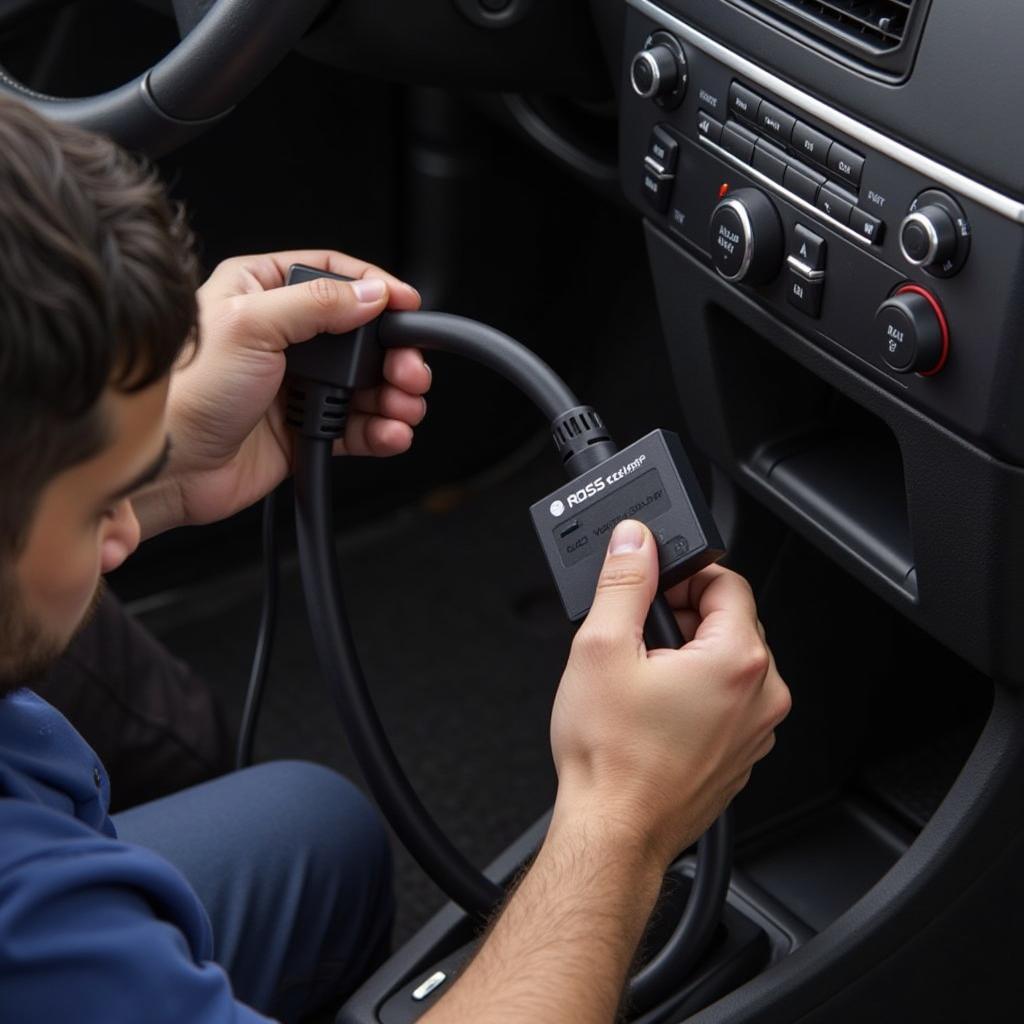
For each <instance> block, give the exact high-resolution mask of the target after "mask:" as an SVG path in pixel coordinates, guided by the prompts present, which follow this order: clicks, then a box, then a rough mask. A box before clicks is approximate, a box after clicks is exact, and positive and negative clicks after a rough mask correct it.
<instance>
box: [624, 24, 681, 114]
mask: <svg viewBox="0 0 1024 1024" xmlns="http://www.w3.org/2000/svg"><path fill="white" fill-rule="evenodd" d="M629 80H630V83H631V84H632V86H633V91H634V92H635V93H636V94H637V95H638V96H642V97H643V98H644V99H646V100H654V101H655V102H656V103H658V104H659V105H660V106H663V107H675V106H678V105H679V104H680V103H681V102H682V100H683V96H684V95H685V94H686V85H687V82H688V81H689V73H688V67H687V63H686V54H685V53H683V48H682V46H681V45H680V43H679V40H678V39H676V38H675V36H672V35H670V34H669V33H668V32H655V33H654V35H652V36H651V37H650V38H649V39H648V40H647V44H646V45H645V46H644V48H643V49H642V50H641V51H640V52H639V53H638V54H637V55H636V56H635V57H634V58H633V63H632V64H631V65H630V68H629Z"/></svg>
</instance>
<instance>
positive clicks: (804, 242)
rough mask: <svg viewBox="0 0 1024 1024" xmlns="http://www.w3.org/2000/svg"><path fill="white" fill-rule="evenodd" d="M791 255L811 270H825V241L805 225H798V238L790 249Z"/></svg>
mask: <svg viewBox="0 0 1024 1024" xmlns="http://www.w3.org/2000/svg"><path fill="white" fill-rule="evenodd" d="M789 255H790V256H795V257H796V258H797V259H798V260H799V261H800V262H801V263H802V264H803V265H804V266H805V267H807V268H808V269H809V270H824V269H825V239H824V238H820V237H819V236H818V235H816V234H814V232H813V231H808V230H807V228H805V227H804V226H803V224H797V226H796V237H795V238H794V239H793V242H792V244H791V245H790V247H789Z"/></svg>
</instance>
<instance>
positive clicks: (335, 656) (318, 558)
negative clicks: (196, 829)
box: [294, 437, 505, 922]
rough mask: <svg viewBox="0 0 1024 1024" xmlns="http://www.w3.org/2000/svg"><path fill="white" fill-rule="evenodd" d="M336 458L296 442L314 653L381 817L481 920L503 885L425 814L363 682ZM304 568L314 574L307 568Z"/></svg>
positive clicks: (327, 449) (320, 444)
mask: <svg viewBox="0 0 1024 1024" xmlns="http://www.w3.org/2000/svg"><path fill="white" fill-rule="evenodd" d="M331 459H332V456H331V441H330V440H320V439H313V438H309V437H299V438H297V439H296V444H295V467H294V468H295V519H296V531H297V535H298V543H299V559H300V562H301V564H302V565H303V567H304V571H303V573H302V586H303V590H304V592H305V595H306V608H307V610H308V613H309V619H310V626H311V627H312V632H313V645H314V647H315V648H316V653H317V658H318V659H319V662H320V667H321V670H322V671H323V673H324V675H325V676H326V678H327V683H328V685H329V687H330V690H331V693H332V694H333V695H334V698H335V701H336V703H337V705H338V712H339V714H340V715H341V719H342V723H343V725H344V728H345V732H346V735H347V736H348V741H349V743H350V744H351V746H352V751H353V753H354V754H355V756H356V760H357V761H358V762H359V766H360V768H361V769H362V771H363V775H364V776H365V778H366V782H367V785H369V787H370V789H371V791H372V792H373V795H374V797H375V798H376V800H377V803H378V804H380V808H381V810H382V811H383V812H384V816H385V817H386V818H387V819H388V821H390V822H391V825H392V827H393V828H394V830H395V832H396V833H397V834H398V838H399V839H400V840H401V841H402V842H403V843H404V844H405V846H406V848H407V849H408V850H409V852H410V853H412V855H413V856H414V857H415V858H416V860H417V861H418V862H419V864H420V866H421V867H422V868H423V870H424V871H426V873H427V874H428V875H429V876H430V877H431V878H432V879H433V880H434V881H435V882H436V883H437V884H438V885H439V886H440V887H441V889H443V890H444V892H445V893H446V894H447V895H448V896H450V897H451V898H452V899H453V900H454V901H455V902H456V903H458V904H459V905H460V906H461V907H462V908H463V909H464V910H466V911H467V912H468V913H470V914H471V915H472V916H473V917H475V918H476V919H477V920H478V921H480V922H483V921H486V919H487V918H488V917H490V915H491V914H492V913H493V911H494V910H495V909H496V907H497V906H498V905H499V904H500V903H501V901H502V900H503V899H504V895H505V893H504V890H503V889H502V888H501V886H499V885H496V884H495V883H494V882H492V881H490V880H489V879H487V878H486V877H485V876H484V875H483V874H482V873H481V872H480V871H478V870H477V869H476V868H475V867H474V866H473V865H472V864H470V863H469V861H467V860H466V859H465V857H463V855H462V854H461V853H460V852H459V850H458V849H456V847H455V846H453V845H452V843H451V842H450V841H449V839H448V837H447V836H445V834H444V833H443V832H442V831H441V830H440V829H439V828H438V826H437V824H436V823H435V822H434V820H433V818H431V817H430V815H429V814H428V813H427V811H426V809H425V808H424V806H423V804H422V803H421V802H420V799H419V797H418V796H417V795H416V793H415V792H414V791H413V788H412V786H411V785H410V783H409V780H408V779H407V778H406V776H405V772H404V771H403V770H402V766H401V765H400V764H399V763H398V759H397V758H396V757H395V753H394V751H393V750H392V749H391V744H390V743H389V742H388V738H387V735H386V734H385V732H384V727H383V725H382V724H381V721H380V718H379V717H378V716H377V712H376V709H375V708H374V706H373V700H372V698H371V697H370V692H369V689H368V687H367V685H366V679H365V677H364V675H363V669H362V665H361V664H360V662H359V654H358V652H357V650H356V647H355V642H354V641H353V639H352V631H351V629H350V627H349V622H348V615H347V614H346V612H345V605H344V601H343V599H342V593H341V580H340V577H339V574H338V564H337V558H336V555H335V551H334V534H333V516H332V511H333V509H332V506H333V501H332V495H331ZM307 566H315V567H316V571H315V572H308V571H305V567H307Z"/></svg>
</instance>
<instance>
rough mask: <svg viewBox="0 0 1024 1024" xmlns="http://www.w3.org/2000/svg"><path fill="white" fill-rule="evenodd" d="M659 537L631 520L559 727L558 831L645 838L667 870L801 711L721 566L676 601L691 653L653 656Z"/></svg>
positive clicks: (749, 606) (554, 727)
mask: <svg viewBox="0 0 1024 1024" xmlns="http://www.w3.org/2000/svg"><path fill="white" fill-rule="evenodd" d="M657 583H658V560H657V552H656V550H655V544H654V540H653V538H652V536H651V533H650V531H649V530H648V529H647V528H646V527H645V526H643V525H642V524H641V523H637V522H634V521H627V522H623V523H620V524H619V525H618V526H617V527H616V529H615V532H614V534H613V535H612V539H611V542H610V544H609V547H608V554H607V556H606V558H605V563H604V567H603V569H602V572H601V577H600V581H599V583H598V587H597V594H596V596H595V598H594V603H593V606H592V607H591V610H590V613H589V615H588V616H587V618H586V620H585V621H584V623H583V625H582V626H581V627H580V629H579V631H578V632H577V634H576V638H575V640H574V641H573V645H572V653H571V654H570V657H569V662H568V665H567V666H566V669H565V673H564V675H563V676H562V682H561V685H560V686H559V690H558V695H557V697H556V699H555V706H554V711H553V713H552V719H551V747H552V752H553V754H554V759H555V766H556V768H557V770H558V780H559V784H558V798H557V801H556V805H555V822H556V823H558V822H576V823H584V822H585V823H586V824H587V825H588V826H589V827H590V828H593V827H594V826H595V825H596V826H600V825H602V824H607V825H608V826H609V827H610V828H612V830H613V831H615V832H617V833H621V832H622V831H623V830H624V829H625V830H626V831H627V832H631V833H632V834H633V835H634V836H635V837H636V839H637V840H638V841H639V843H640V844H641V846H642V847H643V848H644V849H645V850H647V851H648V852H649V853H650V854H651V855H652V856H653V857H654V858H655V859H656V862H657V863H658V864H659V865H660V866H661V867H662V868H665V867H667V866H668V864H669V863H670V862H671V861H672V859H674V858H675V857H676V856H677V855H678V854H679V853H680V852H681V851H682V850H683V849H685V848H686V847H687V846H689V845H690V844H691V843H692V842H694V841H695V840H696V839H697V838H699V837H700V836H701V835H702V834H703V833H704V831H705V830H706V829H707V828H708V827H709V826H710V825H711V823H712V822H713V821H714V820H715V818H717V817H718V815H719V814H721V813H722V811H723V810H724V809H725V808H726V806H727V805H728V804H729V802H730V801H731V800H732V798H733V797H734V796H735V795H736V794H737V793H738V792H739V791H740V790H741V789H742V788H743V786H744V785H745V784H746V782H747V780H748V778H749V777H750V771H751V768H752V767H753V765H754V763H755V762H756V761H758V760H760V759H761V758H762V757H764V756H765V755H766V754H767V753H768V752H769V751H770V750H771V749H772V746H773V745H774V742H775V736H774V730H775V727H776V726H777V725H778V724H779V723H780V722H781V721H782V720H783V719H784V718H785V717H786V715H787V714H788V713H789V709H790V695H789V690H788V689H787V687H786V684H785V683H784V682H783V681H782V677H781V676H780V675H779V673H778V670H777V669H776V667H775V661H774V659H773V657H772V654H771V651H770V650H769V649H768V645H767V643H766V642H765V636H764V630H763V629H762V627H761V624H760V623H759V622H758V619H757V609H756V607H755V604H754V597H753V594H752V593H751V590H750V587H749V586H748V584H747V583H746V581H745V580H744V579H743V578H742V577H740V576H738V575H736V573H734V572H730V571H729V570H728V569H725V568H723V567H721V566H711V567H710V568H707V569H704V570H703V571H702V572H700V573H698V574H697V575H696V576H694V577H692V578H691V579H689V580H687V581H686V582H684V583H682V584H680V585H679V586H678V587H676V588H675V589H674V590H672V591H670V592H669V593H668V595H667V597H668V600H669V603H670V604H671V605H672V607H673V609H674V610H675V613H676V618H677V620H678V622H679V626H680V629H681V630H682V632H683V635H684V636H686V637H687V638H688V639H689V643H687V644H686V646H685V647H683V648H682V649H681V650H678V651H670V650H648V649H647V647H646V646H645V644H644V638H643V627H644V620H645V618H646V616H647V613H648V610H649V609H650V606H651V602H652V600H653V599H654V595H655V593H656V590H657Z"/></svg>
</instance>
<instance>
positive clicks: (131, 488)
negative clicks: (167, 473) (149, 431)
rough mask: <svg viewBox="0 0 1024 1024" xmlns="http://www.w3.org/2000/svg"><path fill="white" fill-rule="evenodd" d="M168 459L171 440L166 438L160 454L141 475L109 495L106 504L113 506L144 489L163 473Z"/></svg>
mask: <svg viewBox="0 0 1024 1024" xmlns="http://www.w3.org/2000/svg"><path fill="white" fill-rule="evenodd" d="M170 457H171V439H170V438H169V437H168V438H166V439H165V441H164V446H163V450H162V451H161V452H160V454H159V455H158V456H157V457H156V458H155V459H154V460H153V461H152V462H151V463H150V464H149V465H148V466H147V467H146V468H145V469H144V470H142V472H141V473H138V474H137V475H136V476H134V477H133V478H132V479H131V480H129V481H128V483H126V484H125V485H124V486H123V487H120V488H118V490H117V491H115V492H114V493H113V494H112V495H110V497H109V498H108V499H107V501H106V504H114V503H115V502H118V501H120V500H121V499H122V498H127V497H128V495H129V494H133V493H134V492H135V491H137V490H139V489H140V488H141V487H145V486H146V484H148V483H151V482H152V481H153V480H155V479H156V478H157V477H158V476H159V475H160V474H161V473H162V472H163V471H164V468H165V467H166V465H167V462H168V460H169V459H170Z"/></svg>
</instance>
